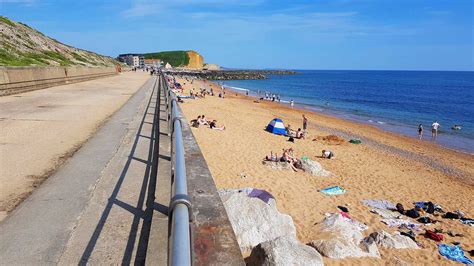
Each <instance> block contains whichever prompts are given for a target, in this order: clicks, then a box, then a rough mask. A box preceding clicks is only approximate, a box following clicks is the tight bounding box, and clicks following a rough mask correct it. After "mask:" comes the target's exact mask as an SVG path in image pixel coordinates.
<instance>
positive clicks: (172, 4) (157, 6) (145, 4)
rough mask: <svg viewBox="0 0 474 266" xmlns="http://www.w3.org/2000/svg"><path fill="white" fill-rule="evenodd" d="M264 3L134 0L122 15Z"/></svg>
mask: <svg viewBox="0 0 474 266" xmlns="http://www.w3.org/2000/svg"><path fill="white" fill-rule="evenodd" d="M0 1H1V0H0ZM13 1H14V0H13ZM264 1H265V0H246V1H241V0H155V1H151V0H133V1H132V2H131V6H130V8H128V9H126V10H124V11H123V12H122V15H123V16H124V17H146V16H151V15H157V14H161V13H163V12H164V11H165V10H166V11H170V10H176V9H179V8H182V7H209V6H219V7H227V6H255V5H259V4H261V3H263V2H264Z"/></svg>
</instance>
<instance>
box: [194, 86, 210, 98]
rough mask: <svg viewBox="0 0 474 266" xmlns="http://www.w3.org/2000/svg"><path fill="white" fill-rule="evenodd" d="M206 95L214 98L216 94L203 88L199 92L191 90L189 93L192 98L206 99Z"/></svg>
mask: <svg viewBox="0 0 474 266" xmlns="http://www.w3.org/2000/svg"><path fill="white" fill-rule="evenodd" d="M206 95H211V96H214V92H213V91H212V89H211V92H209V91H208V90H206V89H203V88H201V89H199V92H194V89H191V90H190V91H189V96H191V98H206Z"/></svg>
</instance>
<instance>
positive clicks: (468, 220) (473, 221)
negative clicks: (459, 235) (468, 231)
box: [459, 218, 474, 226]
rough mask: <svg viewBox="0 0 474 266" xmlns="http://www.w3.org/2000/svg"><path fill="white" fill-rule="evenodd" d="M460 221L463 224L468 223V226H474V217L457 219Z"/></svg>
mask: <svg viewBox="0 0 474 266" xmlns="http://www.w3.org/2000/svg"><path fill="white" fill-rule="evenodd" d="M459 220H460V221H461V223H463V224H467V225H470V226H474V219H471V218H461V219H459Z"/></svg>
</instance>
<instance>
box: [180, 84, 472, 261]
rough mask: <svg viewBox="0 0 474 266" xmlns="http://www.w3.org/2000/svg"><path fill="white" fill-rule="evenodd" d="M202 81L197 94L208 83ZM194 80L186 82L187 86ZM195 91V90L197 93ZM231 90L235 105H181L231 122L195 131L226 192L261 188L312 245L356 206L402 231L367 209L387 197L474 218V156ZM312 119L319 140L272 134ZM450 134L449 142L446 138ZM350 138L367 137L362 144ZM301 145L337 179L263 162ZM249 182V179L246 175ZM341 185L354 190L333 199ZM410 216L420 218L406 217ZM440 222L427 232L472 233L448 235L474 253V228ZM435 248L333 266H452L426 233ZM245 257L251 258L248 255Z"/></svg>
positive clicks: (209, 100) (363, 216)
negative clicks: (322, 228) (332, 138)
mask: <svg viewBox="0 0 474 266" xmlns="http://www.w3.org/2000/svg"><path fill="white" fill-rule="evenodd" d="M200 82H201V81H194V83H193V84H192V86H194V88H199V87H205V86H206V87H207V86H212V87H213V89H214V91H215V92H216V93H217V92H218V91H219V90H220V89H219V88H218V86H216V85H209V84H210V83H209V82H207V85H203V84H201V83H200ZM183 83H184V82H183V81H181V84H183ZM190 88H191V84H189V83H188V84H186V85H185V90H186V91H188V90H189V89H190ZM254 101H255V99H254V98H250V97H246V96H244V95H240V94H236V93H234V92H230V91H227V93H226V98H225V99H221V98H218V97H217V96H214V97H212V96H207V97H206V98H205V99H196V100H185V103H182V104H181V108H182V110H183V112H184V113H185V115H186V117H187V119H188V120H191V119H193V118H196V117H197V116H198V115H202V114H204V115H206V117H207V118H208V119H217V120H218V124H225V126H226V130H225V131H217V130H210V129H209V128H205V127H200V128H193V134H194V135H195V137H196V139H197V141H198V143H199V146H200V148H201V150H202V152H203V154H204V157H205V158H206V161H207V163H208V165H209V168H210V170H211V173H212V175H213V177H214V179H215V182H216V184H217V186H218V187H219V188H243V187H255V188H260V189H265V190H267V191H269V192H270V193H272V194H273V196H274V197H275V198H276V201H277V205H278V209H279V210H280V211H281V212H283V213H287V214H289V215H291V216H292V217H293V221H294V223H295V225H296V228H297V236H298V238H299V240H300V241H302V242H303V243H308V242H310V241H311V240H315V239H318V234H319V232H318V231H316V230H315V228H316V226H315V223H318V222H320V221H322V219H323V218H324V214H325V213H328V212H337V211H338V209H337V206H338V205H343V206H346V207H348V208H349V214H350V215H351V216H352V217H353V218H354V219H355V220H357V221H359V222H363V223H366V224H367V225H368V226H369V229H368V230H367V231H365V233H366V234H370V233H371V232H374V231H376V230H378V229H383V230H385V231H388V232H393V231H394V229H390V228H388V227H387V226H386V225H384V224H383V223H381V222H380V220H381V217H380V216H378V215H376V214H372V213H370V212H369V211H370V208H369V207H367V206H365V205H363V204H362V202H361V201H362V200H364V199H384V200H389V201H392V202H394V203H402V204H403V205H404V206H405V208H407V209H409V208H412V207H413V204H412V203H413V202H415V201H432V202H434V203H436V204H439V205H441V206H442V207H443V208H444V210H445V211H454V210H461V211H463V212H464V213H465V214H466V216H467V217H473V216H474V208H473V205H472V200H473V196H472V195H473V194H474V193H473V192H474V190H473V187H474V178H473V177H474V156H473V155H469V154H464V153H459V152H456V151H453V150H449V149H446V148H443V147H441V146H439V145H436V144H432V143H429V142H426V141H418V140H417V139H414V138H410V137H406V136H401V135H397V134H394V133H390V132H385V131H383V130H381V129H378V128H376V127H373V126H370V125H366V124H358V123H355V122H351V121H346V120H342V119H340V118H336V117H332V116H328V115H324V114H320V113H315V112H314V113H310V112H308V111H302V110H297V109H292V108H290V107H289V106H285V105H282V104H278V103H272V102H265V101H260V103H255V102H254ZM302 113H305V114H306V116H307V117H308V119H309V126H308V131H309V135H310V136H309V137H308V138H307V139H305V140H296V142H295V143H290V142H288V141H287V138H285V137H281V136H277V135H273V134H270V133H268V132H266V131H265V130H264V129H265V127H266V125H267V124H268V122H269V121H271V120H272V119H273V118H274V117H279V118H281V119H282V120H283V121H284V122H285V124H288V123H289V124H291V125H292V128H293V129H297V128H298V127H302V119H301V115H302ZM329 134H335V135H338V136H340V137H342V138H344V139H345V140H346V142H344V143H342V144H341V145H331V144H330V143H327V142H324V141H321V140H317V141H312V140H313V139H314V138H317V137H322V136H326V135H329ZM441 137H442V136H441ZM350 138H360V139H362V144H360V145H354V144H350V143H348V142H347V141H348V140H349V139H350ZM289 147H293V148H294V149H295V152H296V155H297V156H298V157H301V156H308V157H309V158H310V159H311V160H314V161H317V162H319V163H320V164H321V165H322V166H323V168H324V169H325V170H328V171H330V172H331V173H332V175H331V176H329V177H313V176H310V175H309V174H307V173H304V172H302V171H299V172H292V171H278V170H272V169H271V168H268V167H266V166H264V165H262V158H263V157H264V156H265V155H268V154H269V153H270V151H273V152H277V153H278V154H281V151H282V149H283V148H289ZM322 149H329V150H331V151H333V152H334V153H335V154H336V156H335V158H333V159H331V160H328V159H322V158H319V156H320V154H321V150H322ZM242 176H244V177H242ZM335 185H339V186H342V187H343V188H345V189H347V190H348V192H347V193H346V194H344V195H339V196H326V195H324V194H322V193H320V192H318V190H320V189H323V188H326V187H329V186H335ZM406 218H407V219H410V218H408V217H406ZM436 219H438V220H440V222H439V223H437V224H434V225H428V226H425V228H427V229H434V228H441V229H445V230H452V231H454V232H456V233H462V234H464V237H450V236H448V235H445V240H444V241H443V243H448V244H451V242H453V241H459V242H461V247H462V248H463V249H464V250H471V249H474V231H473V228H472V227H469V226H467V225H464V224H462V223H461V222H460V221H458V220H447V219H443V218H441V217H436ZM417 240H418V241H419V242H420V243H421V244H422V245H424V246H425V248H423V249H420V250H390V249H382V248H380V251H381V256H382V259H373V258H360V259H344V260H333V259H328V258H324V262H325V263H326V264H328V265H347V264H364V265H368V264H374V265H380V264H395V263H396V261H395V260H396V259H395V258H398V259H400V260H403V261H406V262H408V263H412V264H417V265H420V264H424V265H433V264H450V263H452V262H451V261H449V260H447V259H445V258H443V257H442V256H441V255H439V254H438V251H437V246H436V242H434V241H433V240H430V239H426V238H424V237H423V236H421V235H420V236H417ZM244 255H245V254H244Z"/></svg>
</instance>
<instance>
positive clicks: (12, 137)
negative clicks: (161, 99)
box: [0, 72, 150, 221]
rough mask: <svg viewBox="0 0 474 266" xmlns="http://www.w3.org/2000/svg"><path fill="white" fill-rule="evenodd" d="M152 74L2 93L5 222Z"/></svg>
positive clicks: (0, 190) (0, 175) (0, 204)
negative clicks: (5, 94) (15, 92)
mask: <svg viewBox="0 0 474 266" xmlns="http://www.w3.org/2000/svg"><path fill="white" fill-rule="evenodd" d="M149 77H150V75H149V74H147V73H146V72H127V73H123V74H121V75H118V76H114V77H108V78H103V79H97V80H91V81H87V82H81V83H76V84H71V85H63V86H57V87H52V88H48V89H43V90H37V91H32V92H27V93H22V94H18V95H11V96H5V97H0V105H1V106H2V108H1V109H0V127H1V129H2V130H1V132H2V134H1V136H0V161H1V162H2V163H1V166H0V169H1V171H0V184H1V185H0V221H1V220H2V219H3V218H5V217H6V215H7V213H8V212H9V211H11V210H13V209H14V208H15V206H17V205H18V204H19V203H20V202H21V201H22V200H23V199H25V198H26V197H27V196H28V195H29V194H30V193H31V192H32V191H33V190H34V189H35V188H36V187H38V186H39V185H40V184H41V183H42V182H43V181H44V180H45V179H46V178H47V177H48V176H50V175H51V174H52V173H54V172H55V171H56V169H57V168H58V167H59V166H61V165H62V164H63V163H64V162H65V161H66V160H67V159H68V158H69V157H70V156H71V155H72V154H74V152H75V151H77V150H78V149H79V148H80V147H81V145H82V144H83V143H84V142H85V141H86V140H87V139H88V138H89V137H90V136H91V135H93V134H94V132H96V130H97V129H98V128H99V127H100V126H101V125H102V123H103V122H104V121H106V120H107V118H108V117H110V116H111V115H112V114H113V113H114V112H115V111H117V110H118V109H119V108H120V107H121V106H122V105H123V104H124V103H125V102H126V101H127V100H128V99H129V98H130V97H131V96H132V95H133V94H134V93H135V92H136V91H137V90H138V89H139V88H140V87H141V86H142V85H143V84H144V83H145V81H146V80H148V79H149Z"/></svg>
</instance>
